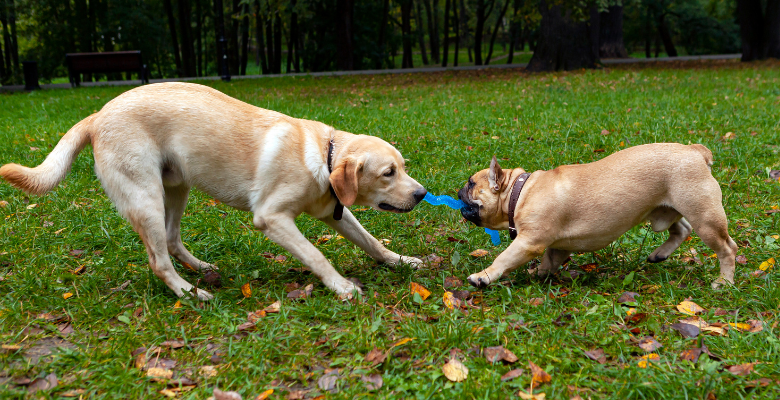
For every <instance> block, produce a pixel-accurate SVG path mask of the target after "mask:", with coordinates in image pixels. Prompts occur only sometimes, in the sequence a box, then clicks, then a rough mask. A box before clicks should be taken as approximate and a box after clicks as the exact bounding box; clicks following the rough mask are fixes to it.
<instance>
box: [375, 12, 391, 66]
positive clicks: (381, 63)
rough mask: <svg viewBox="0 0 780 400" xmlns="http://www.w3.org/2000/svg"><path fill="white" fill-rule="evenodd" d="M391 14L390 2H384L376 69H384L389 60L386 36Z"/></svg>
mask: <svg viewBox="0 0 780 400" xmlns="http://www.w3.org/2000/svg"><path fill="white" fill-rule="evenodd" d="M389 12H390V0H382V22H380V25H379V40H378V42H377V47H379V56H378V57H377V59H376V62H375V64H374V68H376V69H382V67H383V66H384V63H385V59H386V58H387V53H386V50H387V44H386V43H385V40H386V39H385V35H386V33H385V32H387V18H388V15H389Z"/></svg>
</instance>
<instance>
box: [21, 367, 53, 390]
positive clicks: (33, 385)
mask: <svg viewBox="0 0 780 400" xmlns="http://www.w3.org/2000/svg"><path fill="white" fill-rule="evenodd" d="M57 384H58V381H57V375H56V374H55V373H53V372H52V373H50V374H49V375H46V376H45V377H43V378H36V379H35V380H33V381H32V382H30V385H29V386H27V392H28V393H35V392H37V391H39V390H50V389H54V388H55V387H57Z"/></svg>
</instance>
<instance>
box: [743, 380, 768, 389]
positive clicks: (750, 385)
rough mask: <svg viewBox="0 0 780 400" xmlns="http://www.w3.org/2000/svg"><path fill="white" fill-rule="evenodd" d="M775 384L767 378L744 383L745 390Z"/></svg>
mask: <svg viewBox="0 0 780 400" xmlns="http://www.w3.org/2000/svg"><path fill="white" fill-rule="evenodd" d="M773 383H775V381H773V380H771V379H769V378H758V379H755V380H752V381H748V382H745V387H747V388H753V387H767V386H769V385H771V384H773Z"/></svg>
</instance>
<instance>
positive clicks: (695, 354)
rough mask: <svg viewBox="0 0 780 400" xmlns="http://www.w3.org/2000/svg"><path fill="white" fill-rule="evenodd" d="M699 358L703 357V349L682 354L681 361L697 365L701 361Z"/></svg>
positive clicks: (695, 349) (686, 351) (697, 348)
mask: <svg viewBox="0 0 780 400" xmlns="http://www.w3.org/2000/svg"><path fill="white" fill-rule="evenodd" d="M699 356H701V348H699V347H695V348H692V349H688V350H684V351H683V352H682V353H680V360H683V361H690V362H692V363H696V361H698V360H699Z"/></svg>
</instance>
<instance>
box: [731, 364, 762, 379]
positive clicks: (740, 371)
mask: <svg viewBox="0 0 780 400" xmlns="http://www.w3.org/2000/svg"><path fill="white" fill-rule="evenodd" d="M754 365H756V363H754V362H752V363H746V364H740V365H732V366H730V367H728V368H727V370H728V371H729V372H730V373H732V374H733V375H737V376H747V375H750V373H751V372H753V366H754Z"/></svg>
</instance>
